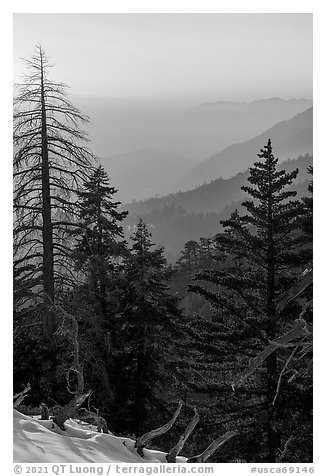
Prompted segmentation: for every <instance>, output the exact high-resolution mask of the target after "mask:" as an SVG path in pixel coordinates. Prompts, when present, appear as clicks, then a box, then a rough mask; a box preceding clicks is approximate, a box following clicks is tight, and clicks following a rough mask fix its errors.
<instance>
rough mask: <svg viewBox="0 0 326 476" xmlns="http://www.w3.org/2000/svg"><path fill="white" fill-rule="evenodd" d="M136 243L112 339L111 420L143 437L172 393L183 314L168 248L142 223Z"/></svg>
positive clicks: (126, 269) (125, 276) (154, 422)
mask: <svg viewBox="0 0 326 476" xmlns="http://www.w3.org/2000/svg"><path fill="white" fill-rule="evenodd" d="M131 240H132V247H131V252H130V256H129V258H128V260H127V261H126V264H125V269H124V275H123V280H122V283H121V291H120V298H119V303H120V306H119V307H120V312H119V313H118V314H117V315H116V323H115V329H116V331H115V334H114V338H113V347H114V352H115V356H116V380H115V382H116V392H117V401H116V410H115V411H114V416H113V417H112V420H113V425H115V426H116V427H117V428H119V429H120V431H121V430H125V431H128V432H129V433H132V434H135V435H137V436H138V435H140V434H141V433H142V432H143V431H144V430H147V429H151V428H153V425H157V420H156V419H157V418H162V415H164V407H165V406H166V402H167V400H168V398H169V396H170V395H171V393H170V392H171V390H172V387H173V384H174V383H175V382H174V381H175V378H174V376H173V372H172V371H171V368H170V366H171V361H172V360H173V356H174V354H175V353H176V348H175V344H174V341H176V332H177V325H178V320H179V319H180V316H181V312H180V311H179V309H178V306H177V300H176V298H174V297H173V296H171V295H170V294H169V290H168V284H167V282H168V281H169V279H170V277H171V270H170V268H168V267H167V264H166V260H165V258H164V256H163V249H162V248H155V247H154V244H153V243H152V241H151V235H150V233H149V232H148V230H147V228H146V225H145V223H144V222H143V221H142V220H140V221H139V223H138V225H137V228H136V231H135V233H134V234H133V236H132V237H131ZM162 411H163V414H162ZM163 418H164V416H163Z"/></svg>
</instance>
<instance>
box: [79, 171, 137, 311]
mask: <svg viewBox="0 0 326 476" xmlns="http://www.w3.org/2000/svg"><path fill="white" fill-rule="evenodd" d="M116 192H117V189H115V188H114V187H113V186H111V185H110V181H109V177H108V174H107V173H106V172H105V170H104V168H103V167H102V166H101V165H100V166H99V167H97V168H96V169H95V170H94V171H93V174H92V175H91V177H90V178H89V180H88V181H87V182H85V183H84V189H83V190H81V191H80V192H78V199H79V200H78V207H79V224H80V228H79V229H78V230H77V232H76V233H78V235H82V236H79V237H78V238H77V244H76V247H75V253H74V256H75V259H76V262H77V264H78V267H79V268H80V269H82V270H83V271H84V273H85V274H86V276H87V279H88V285H89V288H90V290H91V292H92V293H93V295H94V298H95V300H97V301H98V302H99V304H100V306H101V309H102V313H103V314H104V315H105V314H106V308H107V304H106V291H107V287H108V283H109V282H110V281H111V283H112V281H113V279H112V277H113V273H114V271H115V269H116V267H117V265H118V263H119V259H121V257H122V256H123V255H124V254H125V253H126V242H125V241H124V240H123V227H122V224H121V223H122V221H123V220H124V219H125V217H126V216H127V214H128V212H126V211H119V206H120V205H121V202H119V201H117V202H115V201H114V200H113V197H114V195H115V194H116ZM76 233H75V234H76ZM110 278H111V279H110Z"/></svg>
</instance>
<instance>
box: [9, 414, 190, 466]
mask: <svg viewBox="0 0 326 476" xmlns="http://www.w3.org/2000/svg"><path fill="white" fill-rule="evenodd" d="M65 428H66V431H62V430H60V429H59V428H58V427H57V426H56V425H55V424H54V423H53V422H52V420H48V421H46V420H40V417H29V416H26V415H23V414H22V413H19V412H18V411H17V410H14V420H13V436H14V462H15V463H160V462H162V463H163V462H164V463H166V459H165V453H162V452H160V451H154V450H146V449H144V458H142V457H141V456H140V455H139V454H138V453H137V451H136V449H135V448H134V443H135V442H134V441H133V440H131V439H129V438H121V437H116V436H113V435H108V434H104V433H97V431H96V429H95V428H94V427H93V426H92V425H88V424H86V423H83V422H80V421H79V420H78V421H77V420H72V419H70V420H68V421H67V422H66V423H65ZM177 461H178V462H184V461H186V458H182V457H180V458H177Z"/></svg>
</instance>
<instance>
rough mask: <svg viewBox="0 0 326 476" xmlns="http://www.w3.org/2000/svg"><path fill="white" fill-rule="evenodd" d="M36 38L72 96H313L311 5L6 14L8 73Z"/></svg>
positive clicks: (26, 54) (19, 64)
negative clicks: (297, 9) (285, 9)
mask: <svg viewBox="0 0 326 476" xmlns="http://www.w3.org/2000/svg"><path fill="white" fill-rule="evenodd" d="M37 43H41V44H42V46H43V47H44V49H45V51H46V53H47V55H48V56H49V57H50V58H51V61H52V62H53V63H54V64H55V67H54V68H53V71H52V73H51V77H52V78H53V79H57V80H60V81H63V82H65V83H67V84H69V85H70V86H71V88H72V89H71V93H72V94H74V95H79V96H85V97H87V96H98V97H106V98H119V99H120V98H121V99H134V100H141V101H142V100H163V101H164V100H167V99H171V100H178V99H179V100H188V99H189V100H192V101H195V102H196V101H198V102H199V103H200V102H204V101H214V100H216V101H218V100H244V101H250V100H254V99H260V98H265V97H271V96H280V97H283V98H292V97H306V98H312V14H307V13H304V14H299V13H289V14H285V13H278V14H272V13H266V14H261V13H257V14H250V13H245V14H232V13H230V14H222V13H207V14H198V13H196V14H191V13H180V14H175V13H171V14H153V13H145V14H141V13H138V14H132V13H122V14H114V13H112V14H110V13H107V14H105V13H103V14H78V13H72V14H67V13H64V14H56V13H49V14H34V13H29V14H15V15H14V79H15V80H17V75H18V73H19V72H23V71H24V65H23V63H22V61H21V60H20V58H21V57H25V58H26V57H27V58H28V57H29V56H30V54H31V53H32V52H33V49H34V46H35V44H37Z"/></svg>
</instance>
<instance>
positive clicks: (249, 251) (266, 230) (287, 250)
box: [189, 140, 302, 462]
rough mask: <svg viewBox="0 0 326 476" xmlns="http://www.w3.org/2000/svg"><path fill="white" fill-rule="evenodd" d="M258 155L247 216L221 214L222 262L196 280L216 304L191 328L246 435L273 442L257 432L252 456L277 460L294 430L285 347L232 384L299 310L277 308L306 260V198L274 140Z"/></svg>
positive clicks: (199, 362) (200, 361)
mask: <svg viewBox="0 0 326 476" xmlns="http://www.w3.org/2000/svg"><path fill="white" fill-rule="evenodd" d="M258 157H259V159H260V161H258V162H255V164H254V166H253V167H252V168H251V169H250V176H249V178H248V181H249V183H250V185H248V186H244V187H242V189H243V190H244V191H245V192H247V193H248V194H249V195H250V197H251V199H248V200H246V201H244V202H243V203H242V206H243V207H244V208H245V209H246V211H247V213H246V214H244V215H242V216H241V215H240V214H239V212H238V211H237V210H236V211H234V212H233V213H232V214H231V217H230V219H228V220H226V221H224V222H222V224H223V226H224V228H225V231H224V233H221V234H219V235H217V236H216V239H215V244H216V249H217V264H218V266H217V268H216V269H214V270H207V271H204V272H202V273H199V274H198V275H197V276H196V279H197V280H198V281H199V282H198V283H197V284H194V285H191V286H190V290H191V291H192V292H195V293H198V294H199V295H201V296H203V297H205V298H206V299H207V300H208V301H209V302H210V304H211V306H212V310H213V311H212V315H211V318H210V319H206V320H205V321H204V320H202V319H199V317H198V316H197V317H196V318H195V319H194V320H193V322H192V325H191V326H190V329H189V332H190V335H192V337H193V338H195V339H196V347H197V350H198V351H199V355H198V357H197V359H196V363H195V366H197V369H198V371H199V372H200V373H201V375H203V371H202V368H203V366H204V364H205V356H206V359H207V362H208V363H209V368H208V372H206V377H207V379H206V383H207V381H208V386H211V388H214V387H215V388H216V389H217V390H218V391H220V392H221V402H222V401H223V402H224V403H223V404H222V406H223V405H224V410H225V411H226V412H227V413H229V414H232V412H233V415H234V418H239V419H240V424H241V426H242V427H243V428H244V431H246V432H247V436H248V435H249V433H250V434H251V435H252V437H253V438H254V439H255V434H256V438H257V435H258V434H260V441H261V440H262V438H263V440H264V439H265V440H266V442H267V445H266V448H265V449H264V448H260V450H258V448H259V443H258V441H257V439H256V442H255V444H256V445H257V453H256V455H255V456H254V455H253V454H251V455H250V450H248V449H247V456H246V457H247V458H252V457H255V458H257V457H258V458H262V459H264V460H265V461H269V462H275V461H276V459H277V457H278V456H277V455H278V453H279V452H280V451H281V449H282V445H284V444H285V441H286V439H287V436H288V435H287V434H286V431H287V430H286V425H284V424H283V420H284V419H286V411H285V405H288V404H289V401H287V402H284V401H283V402H282V403H281V401H280V400H279V401H277V402H276V403H275V400H274V399H275V395H276V393H277V386H278V381H279V375H280V371H281V368H282V367H281V365H282V362H283V359H282V357H281V356H280V352H273V353H272V354H271V355H270V356H269V357H268V358H267V359H266V365H265V369H264V372H261V373H260V374H259V375H256V376H255V381H254V382H250V383H249V384H248V385H247V387H246V388H241V389H239V390H237V392H236V393H235V394H234V393H233V392H231V391H230V389H231V384H232V382H234V381H235V380H236V378H237V377H236V375H237V372H241V370H242V369H243V368H244V367H245V365H246V362H248V358H249V359H250V358H252V357H254V355H255V354H256V353H257V351H258V350H261V349H262V348H264V347H265V346H266V345H267V344H268V343H269V341H271V340H273V339H275V337H276V336H278V335H280V334H281V333H282V332H283V331H284V330H285V329H287V327H288V326H289V325H290V324H291V321H293V319H294V318H295V317H296V316H297V314H296V313H295V310H292V311H291V310H290V311H289V310H287V315H281V316H277V315H276V309H275V308H276V299H277V297H278V296H279V295H280V294H281V293H282V292H283V291H284V290H285V289H286V288H287V287H288V286H289V284H290V283H291V282H292V281H293V279H294V276H295V274H296V273H297V272H298V270H297V269H296V266H297V265H298V264H299V261H300V260H299V258H298V247H299V245H300V243H301V239H302V236H301V235H300V233H299V231H298V227H299V223H298V220H297V217H298V214H299V213H300V206H299V202H298V201H293V200H291V198H293V197H294V196H295V195H296V192H294V191H291V190H289V188H288V186H289V185H291V183H292V182H293V180H294V179H295V178H296V176H297V174H298V170H294V171H293V172H291V173H286V172H285V171H283V170H278V169H277V162H278V160H277V159H276V158H275V157H274V155H273V152H272V145H271V141H270V140H269V141H268V143H267V145H266V146H265V147H264V148H263V149H262V150H261V151H260V153H259V154H258ZM204 380H205V379H204ZM289 392H290V390H289ZM241 395H242V398H241ZM282 405H283V406H282ZM258 409H259V410H260V416H259V417H258V415H257V410H258ZM255 414H256V416H255ZM250 428H251V430H250ZM258 432H259V433H258ZM248 451H249V452H248Z"/></svg>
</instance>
